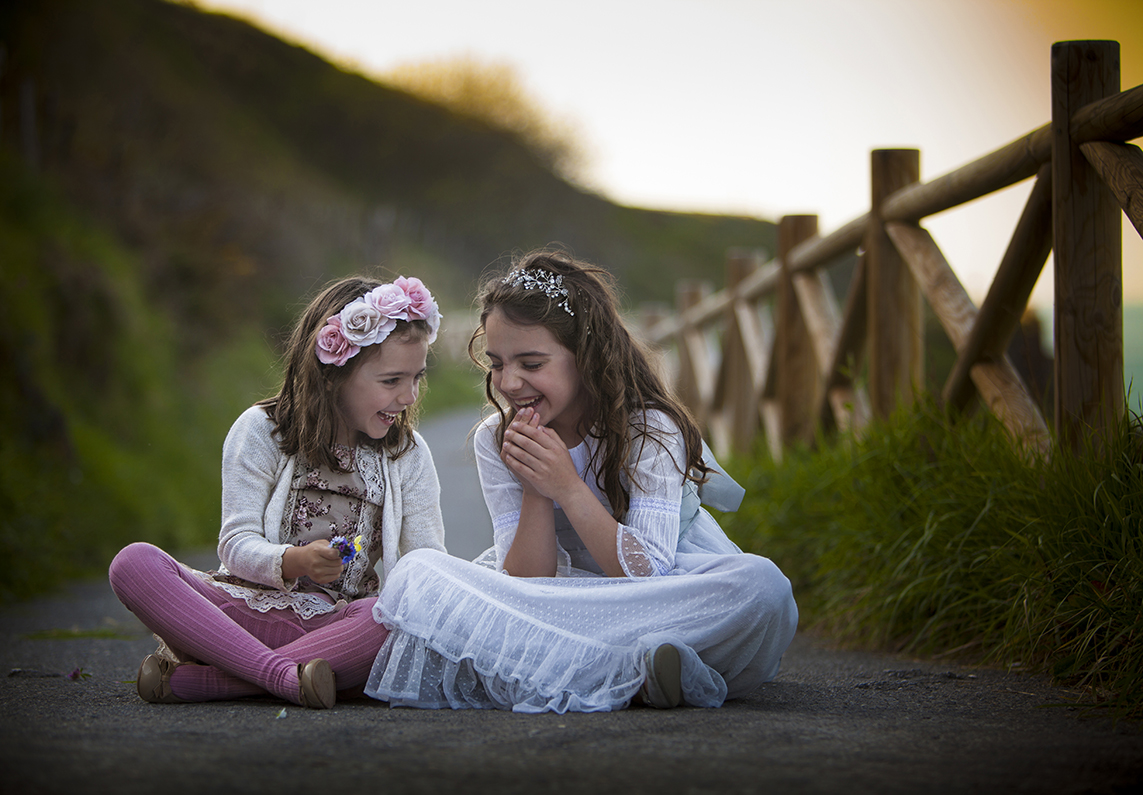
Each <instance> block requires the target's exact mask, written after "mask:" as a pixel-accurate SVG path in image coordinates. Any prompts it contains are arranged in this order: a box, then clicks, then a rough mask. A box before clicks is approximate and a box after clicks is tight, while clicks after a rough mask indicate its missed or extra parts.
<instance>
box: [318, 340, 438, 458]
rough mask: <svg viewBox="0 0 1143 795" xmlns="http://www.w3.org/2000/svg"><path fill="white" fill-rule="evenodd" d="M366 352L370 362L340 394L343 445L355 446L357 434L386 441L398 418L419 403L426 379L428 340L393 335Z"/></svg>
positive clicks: (350, 377) (339, 436)
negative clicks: (421, 389)
mask: <svg viewBox="0 0 1143 795" xmlns="http://www.w3.org/2000/svg"><path fill="white" fill-rule="evenodd" d="M372 347H373V346H369V347H368V348H364V349H362V352H361V354H359V355H366V352H368V354H369V358H367V359H365V360H364V361H362V362H361V364H360V365H359V366H358V367H357V369H356V370H354V372H353V373H352V375H350V376H349V378H348V379H347V380H346V381H345V383H344V384H342V387H341V391H340V393H339V394H338V406H339V407H340V409H341V413H342V418H343V423H344V424H343V425H342V427H340V428H339V429H338V434H337V441H338V443H340V444H345V445H354V444H356V442H357V434H358V433H363V434H365V435H366V436H368V437H369V438H370V439H382V438H384V436H385V434H387V433H389V429H390V428H392V427H393V423H394V422H395V421H396V420H397V416H398V415H399V414H400V413H401V412H402V411H404V410H405V409H406V408H408V407H409V406H411V405H413V404H414V403H416V402H417V396H418V394H419V393H420V388H421V379H423V378H424V377H425V360H426V358H427V357H428V352H429V343H428V340H427V339H426V338H424V337H420V336H419V335H401V336H397V335H396V334H393V335H390V336H389V338H388V339H386V340H385V341H384V342H382V343H381V344H380V345H378V346H377V348H378V349H379V350H376V352H374V351H373V350H371V348H372Z"/></svg>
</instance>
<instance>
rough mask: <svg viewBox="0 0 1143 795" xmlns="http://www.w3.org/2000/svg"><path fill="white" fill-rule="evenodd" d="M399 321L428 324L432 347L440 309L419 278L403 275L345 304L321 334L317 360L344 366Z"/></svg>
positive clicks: (387, 332)
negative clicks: (415, 321) (414, 321)
mask: <svg viewBox="0 0 1143 795" xmlns="http://www.w3.org/2000/svg"><path fill="white" fill-rule="evenodd" d="M398 320H423V321H425V322H426V323H428V324H429V344H432V343H433V342H434V341H435V340H436V338H437V330H438V329H439V328H440V326H441V313H440V309H438V308H437V302H436V301H434V300H433V296H432V293H430V292H429V289H428V288H427V287H425V285H424V284H423V283H422V282H421V280H420V279H417V278H412V279H406V278H405V277H404V276H401V277H399V278H397V279H396V280H395V281H394V282H393V283H392V284H383V285H381V286H380V287H374V288H373V289H372V290H370V291H369V292H368V293H366V294H365V295H363V296H361V297H360V298H357V299H355V300H353V301H350V302H349V303H348V304H346V305H345V308H344V309H342V310H341V311H340V312H338V313H337V314H336V315H334V316H333V317H331V318H328V319H327V320H326V321H325V323H326V324H325V325H324V326H322V329H321V331H319V332H318V337H317V357H318V359H319V360H321V362H322V363H323V364H334V365H337V366H338V367H341V366H342V365H343V364H345V363H346V362H348V361H349V360H350V359H352V358H353V357H354V356H356V355H357V353H358V351H360V350H361V349H362V348H364V347H365V346H366V345H380V344H381V343H382V342H384V341H385V338H386V337H388V336H389V334H390V333H392V331H393V329H395V328H396V327H397V321H398Z"/></svg>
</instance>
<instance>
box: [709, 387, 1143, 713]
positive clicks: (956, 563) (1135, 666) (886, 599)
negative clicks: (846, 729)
mask: <svg viewBox="0 0 1143 795" xmlns="http://www.w3.org/2000/svg"><path fill="white" fill-rule="evenodd" d="M734 466H735V467H736V470H737V471H739V472H745V473H746V475H745V478H744V485H745V486H746V487H747V498H746V500H745V502H744V504H743V506H742V508H741V509H740V510H739V512H738V513H736V514H730V515H727V516H726V517H725V519H724V522H725V525H726V527H727V529H728V532H729V533H730V534H731V535H732V537H734V538H735V540H736V541H737V542H738V543H739V544H740V545H741V546H742V547H743V548H744V549H747V550H749V551H753V552H757V553H759V554H763V555H766V556H767V557H770V558H771V559H773V560H774V561H775V562H777V563H778V564H779V565H780V566H781V567H782V568H783V570H785V571H786V572H787V574H788V575H789V576H790V578H791V580H792V582H793V584H794V589H795V596H796V597H797V599H798V603H799V606H800V608H801V612H802V617H803V620H802V626H803V628H805V629H808V630H810V631H813V632H815V633H821V634H824V635H826V636H828V637H831V638H834V639H836V640H837V641H838V642H840V643H843V644H846V645H849V646H858V647H864V648H876V649H887V650H894V651H904V652H910V653H918V654H930V655H933V654H937V655H952V656H956V657H958V658H960V659H963V660H966V661H973V662H979V663H984V664H992V665H1002V666H1007V667H1010V668H1013V669H1024V670H1037V671H1046V672H1049V673H1050V674H1052V675H1053V676H1054V677H1055V678H1056V680H1057V681H1059V682H1061V683H1067V684H1070V685H1074V686H1078V687H1083V688H1085V689H1086V690H1087V692H1088V693H1089V694H1090V695H1091V696H1092V697H1093V699H1094V700H1095V701H1098V702H1100V703H1107V704H1111V705H1114V706H1115V707H1116V708H1117V709H1118V710H1119V711H1120V712H1124V713H1127V714H1135V715H1138V714H1141V713H1143V674H1140V671H1143V433H1141V422H1140V419H1139V417H1136V416H1132V415H1130V414H1129V415H1128V416H1127V417H1125V419H1124V421H1123V422H1122V424H1121V426H1120V427H1119V429H1118V430H1117V432H1116V434H1115V435H1114V436H1113V437H1112V438H1110V439H1108V440H1107V441H1106V443H1105V444H1104V445H1103V447H1102V449H1097V448H1096V447H1095V446H1089V447H1088V448H1087V449H1085V450H1084V451H1082V452H1080V453H1078V454H1073V453H1070V452H1067V451H1061V450H1059V449H1056V450H1054V451H1053V453H1052V455H1051V456H1050V457H1048V458H1044V459H1036V460H1032V461H1029V460H1027V459H1026V458H1024V457H1023V456H1022V454H1021V453H1020V451H1019V450H1018V449H1017V448H1016V447H1015V446H1014V445H1013V444H1012V443H1011V442H1010V440H1009V437H1008V436H1007V434H1006V432H1005V431H1004V429H1003V428H1002V427H1001V426H1000V425H999V423H998V422H997V421H995V420H994V419H993V418H992V417H991V416H988V415H983V414H980V415H977V416H975V417H972V418H969V419H961V420H959V421H954V420H952V419H950V418H948V417H947V416H946V415H945V414H944V413H943V412H942V411H941V410H940V409H938V408H937V407H936V406H935V405H934V404H932V403H925V404H923V405H921V406H919V407H916V408H915V410H914V411H912V412H901V413H899V414H898V415H896V416H895V417H893V418H892V419H890V420H889V421H886V422H878V423H875V424H874V425H873V427H871V428H869V429H867V430H866V431H865V432H864V433H863V434H862V435H861V436H860V437H849V438H844V439H841V440H837V441H835V442H832V443H824V442H823V443H820V444H819V445H818V447H817V448H816V449H813V450H810V449H799V450H794V451H791V452H790V453H789V454H788V455H786V456H785V458H784V460H783V461H782V463H781V464H775V463H774V462H773V461H771V460H770V458H769V456H768V455H766V454H765V453H764V452H761V451H760V452H759V454H758V455H757V456H755V457H753V458H752V459H750V460H740V461H736V462H735V463H734Z"/></svg>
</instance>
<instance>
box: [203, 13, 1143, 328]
mask: <svg viewBox="0 0 1143 795" xmlns="http://www.w3.org/2000/svg"><path fill="white" fill-rule="evenodd" d="M197 5H198V6H199V7H201V8H205V9H211V10H222V11H226V12H228V13H233V14H235V15H238V16H243V17H246V18H248V19H250V20H251V21H253V22H255V23H256V24H258V25H259V26H261V27H263V28H266V29H268V30H270V31H271V32H273V33H275V34H276V35H280V36H282V37H283V38H286V39H288V40H290V41H294V42H296V43H299V44H302V45H304V46H306V47H308V48H310V49H312V50H314V51H316V52H318V53H320V54H322V55H323V56H325V57H327V58H330V59H331V60H333V61H335V62H336V63H339V64H341V65H343V66H345V67H347V68H351V69H354V70H356V71H360V72H362V73H364V74H366V75H369V76H371V77H383V75H384V74H385V73H386V72H388V71H390V70H392V69H393V68H395V67H397V66H400V65H405V64H409V63H417V62H423V61H430V60H439V59H442V58H447V57H452V56H459V55H468V56H472V57H475V58H477V59H479V60H481V61H487V62H490V63H498V64H499V63H507V64H510V65H512V66H514V67H515V68H516V70H517V73H518V74H519V75H520V77H521V79H522V82H523V84H524V87H525V88H526V89H527V90H528V92H529V93H530V94H531V95H532V96H533V97H534V98H535V99H536V101H537V103H538V104H539V105H541V106H542V107H543V108H544V109H545V110H547V111H548V112H549V113H550V114H551V115H552V116H554V117H556V118H559V119H561V120H567V122H568V124H569V125H571V127H572V129H574V130H575V131H576V133H577V137H578V138H579V139H580V140H581V142H582V144H583V145H584V147H585V149H586V150H587V152H588V155H589V164H590V169H589V171H588V174H587V180H586V181H587V182H588V184H590V185H591V187H593V188H594V189H596V190H598V191H599V192H600V193H602V194H603V195H605V196H607V197H609V198H611V199H613V200H615V201H618V202H621V203H624V204H630V205H635V206H640V207H649V208H661V209H670V210H682V211H703V212H729V213H742V214H749V215H755V216H759V217H763V218H768V219H773V220H776V219H777V218H778V217H780V216H782V215H786V214H795V213H816V214H817V215H819V216H820V222H819V225H820V229H821V231H822V232H823V233H827V232H830V231H832V230H833V229H835V228H837V227H838V226H840V225H842V224H844V223H845V222H847V221H849V220H851V219H852V218H854V217H856V216H858V215H860V214H862V213H863V212H865V211H866V210H867V208H868V202H869V176H868V168H869V152H870V151H871V150H873V149H878V148H894V147H908V148H917V149H920V150H921V178H922V180H929V179H932V178H934V177H936V176H939V175H941V174H943V173H945V172H947V171H949V170H951V169H953V168H956V167H958V166H960V165H963V164H965V163H968V162H970V161H972V160H974V159H976V158H978V157H980V156H981V155H984V154H986V153H988V152H990V151H992V150H994V149H996V148H998V147H1000V146H1002V145H1004V144H1006V143H1008V142H1009V141H1012V140H1013V139H1016V138H1019V137H1021V136H1022V135H1024V134H1025V133H1027V132H1030V131H1031V130H1032V129H1034V128H1036V127H1039V126H1040V125H1042V124H1044V123H1046V122H1048V121H1049V120H1050V117H1051V101H1050V91H1049V68H1050V55H1051V46H1052V43H1053V42H1056V41H1064V40H1080V39H1113V40H1116V41H1118V42H1119V43H1120V59H1121V69H1122V78H1121V85H1122V87H1123V88H1130V87H1133V86H1136V85H1139V84H1141V83H1143V0H781V1H779V0H655V2H649V1H648V0H576V1H575V2H573V3H556V2H545V0H479V2H477V1H475V0H415V2H409V0H401V1H400V2H397V1H396V0H322V1H321V2H314V1H313V0H201V2H198V3H197ZM1030 190H1031V183H1030V182H1025V183H1023V184H1021V185H1018V186H1014V187H1013V188H1010V189H1008V190H1007V191H1003V192H1001V193H1000V194H996V195H994V196H991V197H988V198H986V199H983V200H980V201H977V202H975V203H973V204H971V205H969V206H967V207H965V208H962V209H958V210H953V211H949V212H947V213H944V214H942V215H939V216H936V217H934V218H932V219H929V220H928V221H927V222H926V226H927V227H928V228H929V230H930V231H931V232H932V233H933V235H934V236H935V237H936V239H937V242H938V243H939V244H940V245H941V247H942V249H943V250H944V252H945V255H946V256H947V257H948V259H949V261H950V262H951V263H952V265H953V268H954V269H955V270H956V272H957V274H958V275H959V276H960V278H961V281H962V282H963V283H964V284H965V287H966V288H967V289H968V290H969V292H970V294H972V296H973V297H974V298H975V299H976V300H977V301H980V300H981V299H982V298H983V296H984V293H985V291H986V290H987V288H988V283H989V282H990V280H991V279H992V275H993V273H994V272H995V269H996V266H997V264H998V263H999V261H1000V257H1001V255H1002V254H1003V251H1004V248H1005V246H1006V244H1007V241H1008V237H1009V235H1010V234H1011V230H1012V228H1013V226H1014V225H1015V223H1016V219H1017V217H1018V216H1019V213H1020V209H1021V207H1022V206H1023V202H1024V200H1025V199H1026V197H1027V195H1028V192H1029V191H1030ZM506 245H507V246H510V245H511V242H510V241H506ZM1050 267H1051V266H1050V263H1049V265H1048V266H1046V268H1045V277H1044V278H1042V279H1041V282H1040V284H1039V285H1038V287H1037V289H1036V292H1035V294H1034V296H1033V301H1034V303H1037V304H1038V305H1040V306H1050V304H1051V301H1052V295H1051V278H1050V273H1051V270H1050ZM1124 291H1125V299H1126V301H1127V302H1128V303H1136V304H1143V243H1141V242H1140V239H1139V236H1138V234H1137V233H1136V232H1135V230H1134V228H1133V227H1131V226H1130V224H1128V223H1127V222H1126V219H1125V220H1124Z"/></svg>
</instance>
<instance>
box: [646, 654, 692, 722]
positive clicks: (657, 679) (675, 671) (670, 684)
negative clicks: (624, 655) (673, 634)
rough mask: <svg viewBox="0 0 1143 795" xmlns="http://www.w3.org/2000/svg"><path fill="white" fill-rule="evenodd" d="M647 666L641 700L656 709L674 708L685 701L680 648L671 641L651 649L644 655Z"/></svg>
mask: <svg viewBox="0 0 1143 795" xmlns="http://www.w3.org/2000/svg"><path fill="white" fill-rule="evenodd" d="M643 661H644V663H645V666H646V668H647V674H646V677H645V678H644V679H643V686H642V687H641V688H639V700H640V701H641V702H642V703H643V704H645V705H646V706H648V707H654V708H655V709H673V708H674V707H677V706H679V704H681V703H682V701H683V686H682V675H683V674H682V661H681V660H680V659H679V650H678V649H676V648H675V647H674V646H672V645H671V644H669V643H664V644H663V645H661V646H657V647H655V648H654V649H651V650H650V651H648V652H647V654H646V656H644V658H643Z"/></svg>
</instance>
